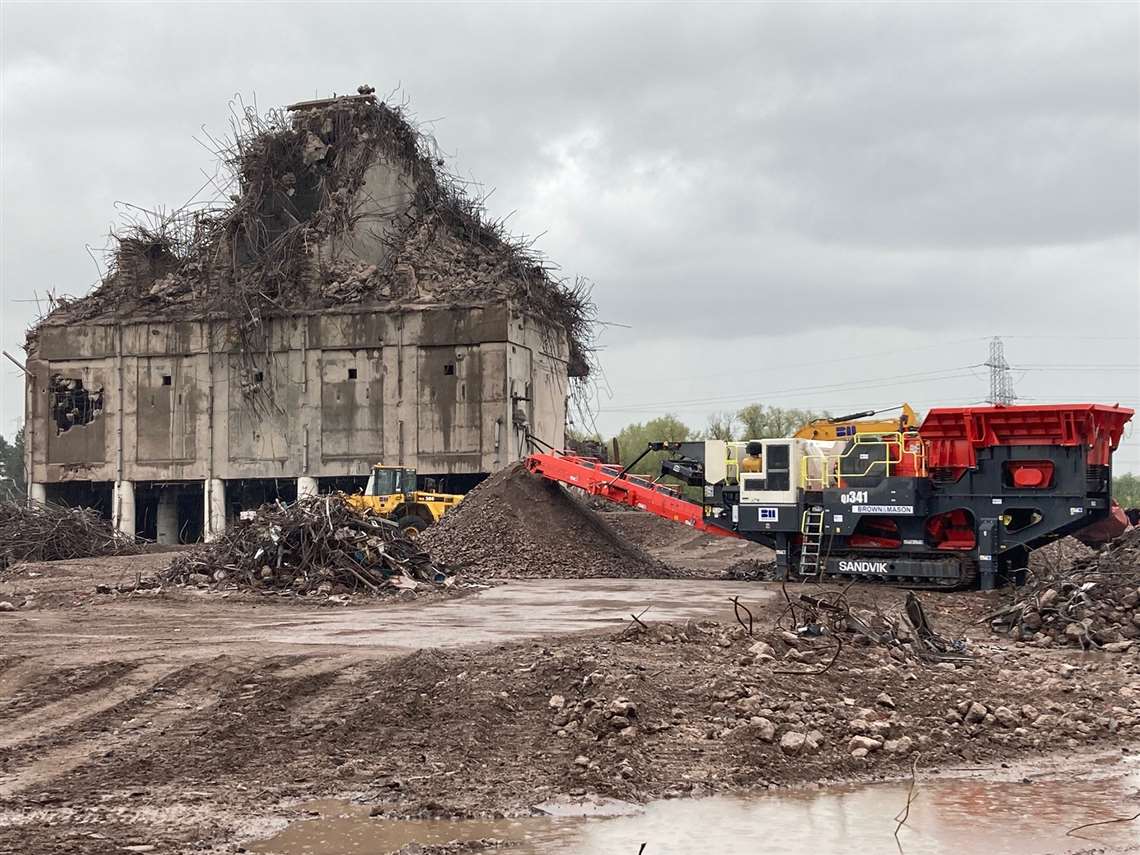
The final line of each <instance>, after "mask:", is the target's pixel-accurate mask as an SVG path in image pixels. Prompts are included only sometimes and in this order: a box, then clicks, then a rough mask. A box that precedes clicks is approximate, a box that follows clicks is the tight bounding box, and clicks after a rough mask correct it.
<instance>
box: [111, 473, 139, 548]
mask: <svg viewBox="0 0 1140 855" xmlns="http://www.w3.org/2000/svg"><path fill="white" fill-rule="evenodd" d="M111 502H112V509H113V512H112V516H111V519H112V520H113V522H114V525H115V530H116V531H119V532H121V533H122V534H125V535H127V536H128V537H134V536H135V484H134V482H133V481H116V482H115V491H114V494H113V495H112V498H111Z"/></svg>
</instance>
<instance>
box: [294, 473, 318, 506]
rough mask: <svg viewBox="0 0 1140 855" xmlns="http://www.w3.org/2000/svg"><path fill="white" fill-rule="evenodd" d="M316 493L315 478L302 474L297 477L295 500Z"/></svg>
mask: <svg viewBox="0 0 1140 855" xmlns="http://www.w3.org/2000/svg"><path fill="white" fill-rule="evenodd" d="M315 495H317V479H316V478H313V477H311V476H309V475H302V476H301V477H300V478H298V479H297V500H298V501H300V500H301V499H304V498H307V497H309V496H315Z"/></svg>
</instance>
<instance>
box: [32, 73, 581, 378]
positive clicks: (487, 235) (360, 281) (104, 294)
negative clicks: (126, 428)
mask: <svg viewBox="0 0 1140 855" xmlns="http://www.w3.org/2000/svg"><path fill="white" fill-rule="evenodd" d="M217 154H218V156H219V158H220V160H221V164H222V166H223V168H224V170H225V171H226V172H228V173H229V175H228V177H229V179H230V183H231V184H232V186H234V187H237V188H240V193H238V194H235V195H233V196H231V197H230V202H229V204H227V205H225V206H223V207H217V208H209V209H206V208H203V207H202V206H200V205H195V206H192V207H188V208H185V209H182V210H178V211H175V212H173V213H172V214H169V215H165V216H159V215H150V216H147V215H146V214H145V212H139V209H133V208H132V210H135V211H136V212H138V213H137V216H138V220H137V221H136V222H134V223H132V224H131V225H130V226H128V227H127V228H125V229H123V230H121V232H120V234H118V235H117V239H118V245H117V247H116V249H115V251H114V252H113V253H112V256H111V259H110V264H109V273H108V275H107V276H106V277H105V278H104V280H103V282H102V283H101V284H100V285H99V287H98V288H97V289H96V290H95V291H93V292H92V293H91V294H89V295H87V296H85V297H83V298H81V299H78V300H71V299H67V298H57V299H55V302H54V304H53V311H52V313H51V314H50V316H49V317H48V318H47V319H46V322H47V323H50V324H66V323H72V322H74V321H76V320H85V319H94V318H103V317H119V316H122V315H125V314H138V315H160V316H169V314H170V313H172V312H175V313H177V314H178V315H180V316H183V317H188V318H190V317H201V316H215V317H230V318H233V319H235V320H238V321H240V322H241V327H240V329H239V332H240V333H241V334H242V335H243V337H245V338H248V339H251V340H252V337H254V336H256V335H258V334H260V326H261V323H262V319H263V318H265V317H269V316H272V315H277V314H282V313H283V312H288V311H293V310H297V309H304V308H313V309H316V308H321V307H328V306H341V305H344V304H345V303H352V304H361V305H376V304H393V303H395V304H402V303H407V302H417V303H424V302H429V303H442V304H447V305H455V304H462V303H484V302H490V301H497V300H501V299H504V298H508V299H511V300H512V301H514V302H515V303H516V304H517V305H518V307H519V308H520V309H521V310H522V311H524V312H526V313H527V314H529V315H531V316H533V317H535V318H537V319H538V320H540V321H542V322H543V323H544V324H545V325H548V326H549V327H550V329H551V330H555V331H558V332H559V333H565V335H566V338H567V343H568V345H569V373H570V376H571V377H585V376H586V375H587V374H588V373H589V370H590V362H591V358H592V357H591V352H592V335H593V333H592V325H593V321H594V314H595V309H594V305H593V303H592V301H591V299H590V286H589V284H588V283H586V282H583V281H574V282H570V281H563V280H561V279H559V278H557V277H555V276H554V275H553V274H552V270H553V269H554V267H553V265H552V264H550V263H549V262H548V261H547V260H546V259H545V258H544V257H542V255H541V254H540V253H538V252H537V251H536V250H535V249H534V248H533V246H532V243H531V242H529V241H526V240H523V239H519V238H515V237H512V236H511V235H510V234H509V233H508V232H507V231H506V229H505V228H504V226H503V223H502V221H500V220H496V219H493V218H492V217H490V216H489V215H488V214H487V212H486V210H485V209H484V207H483V200H482V198H479V197H472V196H471V195H469V194H468V192H467V187H468V186H469V185H468V183H467V182H465V181H463V180H461V179H459V178H457V177H456V176H454V175H452V174H451V173H450V172H449V171H448V170H447V168H446V163H445V161H444V159H443V158H442V157H440V155H439V151H438V147H437V146H436V143H435V141H434V140H433V139H432V138H431V137H430V136H429V135H427V134H425V133H424V132H422V131H421V130H420V129H418V128H417V127H416V126H415V125H414V124H413V123H412V121H411V120H410V119H409V117H408V115H407V113H406V111H405V110H404V109H403V108H402V107H400V106H396V105H391V104H387V103H384V102H383V101H380V100H378V99H377V98H376V96H375V95H374V94H373V90H372V88H371V87H367V86H365V87H361V89H360V94H358V95H350V96H340V97H333V98H329V99H322V100H318V101H310V102H303V103H300V104H294V105H292V106H290V107H288V108H286V109H284V110H273V111H270V112H269V113H268V114H265V115H262V114H259V113H258V112H257V111H256V110H255V109H252V108H247V109H244V110H243V111H242V112H241V113H240V114H239V116H238V117H237V121H236V122H235V124H234V135H233V138H232V139H231V140H228V141H226V142H225V143H223V144H222V146H221V148H220V150H219V151H218V152H217ZM377 171H379V172H381V173H385V172H386V173H387V174H388V175H389V176H390V183H391V185H392V187H395V188H398V189H396V190H388V191H386V193H388V194H391V195H386V196H385V197H384V199H383V204H382V206H380V207H379V208H378V203H377V200H376V199H375V198H374V197H373V193H375V192H376V191H375V190H373V189H370V188H369V187H368V186H366V185H367V183H368V181H369V180H378V179H375V178H372V179H370V178H369V176H370V175H371V176H375V174H376V173H377ZM366 246H367V247H373V249H368V250H367V251H366V250H365V249H364V248H362V247H366ZM35 334H36V331H35V330H33V331H32V332H31V334H30V335H31V337H32V338H34V337H35ZM246 343H247V344H249V343H250V342H249V341H247V342H246Z"/></svg>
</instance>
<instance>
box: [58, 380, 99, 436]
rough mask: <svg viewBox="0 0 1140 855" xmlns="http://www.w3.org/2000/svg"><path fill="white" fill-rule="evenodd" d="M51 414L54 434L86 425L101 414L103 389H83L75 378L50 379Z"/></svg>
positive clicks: (80, 381) (81, 383)
mask: <svg viewBox="0 0 1140 855" xmlns="http://www.w3.org/2000/svg"><path fill="white" fill-rule="evenodd" d="M50 392H51V413H52V418H53V419H54V420H55V428H56V433H57V434H61V433H63V432H64V431H66V430H70V429H71V428H73V427H75V426H76V425H86V424H90V423H91V422H93V421H94V420H95V419H96V418H98V417H99V416H100V415H102V414H103V389H102V388H101V387H100V388H98V389H84V388H83V381H82V380H80V379H79V378H77V377H63V376H61V375H59V374H53V375H52V377H51V387H50Z"/></svg>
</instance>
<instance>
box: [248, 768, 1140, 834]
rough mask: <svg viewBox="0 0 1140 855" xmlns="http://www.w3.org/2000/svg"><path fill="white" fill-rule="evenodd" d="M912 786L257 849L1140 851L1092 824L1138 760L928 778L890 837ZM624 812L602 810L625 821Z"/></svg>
mask: <svg viewBox="0 0 1140 855" xmlns="http://www.w3.org/2000/svg"><path fill="white" fill-rule="evenodd" d="M909 792H910V783H909V781H904V782H892V783H882V784H852V785H841V786H833V787H825V788H820V789H807V790H794V791H788V790H784V791H777V792H772V793H767V794H762V795H758V796H750V797H726V796H717V797H710V798H704V799H677V800H666V801H658V802H653V803H651V804H649V805H647V806H645V808H644V809H642V810H640V811H638V812H636V813H633V814H627V815H616V816H609V817H604V818H598V817H597V816H593V817H566V816H554V817H551V816H541V817H530V818H525V819H515V820H498V821H486V822H474V821H456V822H449V821H443V822H439V821H436V822H432V821H415V822H392V821H383V820H379V819H372V818H369V816H368V812H369V807H368V806H367V805H358V804H353V803H350V802H338V801H324V802H317V803H313V804H310V805H307V806H306V807H307V808H308V809H310V810H313V811H315V812H317V813H318V814H319V816H318V817H316V818H313V819H309V820H301V821H297V822H294V823H293V824H291V825H290V826H289V827H288V828H286V829H285V830H284V831H283V832H281V833H280V834H278V835H277V836H275V837H273V838H272V839H269V840H264V841H261V842H258V843H254V844H248V845H247V848H248V851H251V852H257V853H262V855H270V853H272V855H309V854H310V853H313V855H316V853H319V855H363V853H369V855H379V853H387V852H393V851H395V850H398V849H399V848H400V847H401V846H405V845H407V844H409V843H419V844H421V845H428V844H442V843H447V842H449V841H454V840H477V839H480V838H498V839H500V840H504V841H511V842H512V843H513V844H514V845H513V846H511V847H509V848H507V849H504V850H491V851H506V852H512V853H518V855H547V854H548V853H560V855H565V853H580V854H581V855H636V853H638V851H639V850H640V848H641V846H642V844H645V848H644V855H693V854H694V853H718V855H725V853H765V855H778V854H779V855H800V853H805V854H806V853H811V854H812V855H819V853H828V855H868V853H880V852H882V853H886V852H896V853H897V852H899V851H900V849H901V851H902V852H903V853H905V855H943V853H945V855H950V853H954V855H959V853H973V852H984V853H986V855H1039V853H1056V855H1059V854H1060V853H1067V852H1078V851H1081V852H1088V851H1090V850H1092V851H1097V852H1135V851H1140V820H1137V821H1135V822H1132V823H1126V822H1121V823H1114V824H1109V825H1100V826H1095V827H1090V828H1086V829H1084V830H1081V831H1078V832H1075V834H1076V835H1078V836H1066V831H1068V830H1070V829H1072V828H1074V827H1075V826H1078V825H1082V824H1084V823H1091V822H1099V821H1103V820H1106V819H1111V818H1114V817H1128V816H1131V815H1132V814H1134V813H1136V812H1137V811H1140V762H1136V758H1124V759H1123V760H1118V759H1115V758H1111V759H1108V760H1103V761H1101V762H1099V763H1096V764H1093V765H1092V766H1090V767H1088V768H1084V769H1082V770H1081V771H1080V773H1079V775H1078V774H1073V773H1070V774H1069V775H1067V776H1065V775H1061V774H1059V773H1055V772H1054V773H1049V774H1033V773H1024V772H1018V771H1017V770H979V771H974V772H958V773H956V775H955V776H954V777H950V776H945V777H937V778H925V779H923V778H920V780H919V782H918V784H917V786H916V787H915V789H914V794H913V799H912V801H911V805H910V813H909V817H908V818H907V821H906V824H905V826H904V827H903V828H902V829H901V831H900V832H899V838H898V844H897V845H896V841H895V838H894V835H893V833H894V830H895V826H896V822H895V819H894V818H895V817H896V815H898V814H899V811H900V810H901V809H902V808H903V807H904V806H905V805H906V803H907V797H908V793H909ZM620 807H621V805H620V804H618V805H616V806H614V809H612V810H605V811H602V812H603V813H605V812H609V813H618V814H620V813H621V810H620Z"/></svg>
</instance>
